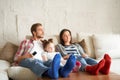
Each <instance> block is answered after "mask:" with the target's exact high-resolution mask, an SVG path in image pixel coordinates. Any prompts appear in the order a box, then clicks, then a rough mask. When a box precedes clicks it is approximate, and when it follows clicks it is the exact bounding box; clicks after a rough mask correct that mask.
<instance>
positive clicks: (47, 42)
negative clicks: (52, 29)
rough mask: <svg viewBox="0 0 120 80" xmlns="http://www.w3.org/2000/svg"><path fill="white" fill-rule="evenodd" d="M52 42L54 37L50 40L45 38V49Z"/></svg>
mask: <svg viewBox="0 0 120 80" xmlns="http://www.w3.org/2000/svg"><path fill="white" fill-rule="evenodd" d="M50 43H53V39H51V38H50V39H48V40H46V39H45V40H43V48H44V49H45V48H46V46H47V45H48V44H50Z"/></svg>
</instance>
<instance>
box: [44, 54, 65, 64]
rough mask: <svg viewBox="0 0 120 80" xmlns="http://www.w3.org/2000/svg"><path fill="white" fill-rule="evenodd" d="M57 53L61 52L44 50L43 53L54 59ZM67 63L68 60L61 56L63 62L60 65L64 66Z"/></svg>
mask: <svg viewBox="0 0 120 80" xmlns="http://www.w3.org/2000/svg"><path fill="white" fill-rule="evenodd" d="M56 54H60V53H59V52H51V53H49V52H43V53H42V56H46V57H47V59H51V60H53V58H54V57H55V55H56ZM65 63H66V60H64V59H63V58H62V57H61V63H60V65H61V66H64V65H65Z"/></svg>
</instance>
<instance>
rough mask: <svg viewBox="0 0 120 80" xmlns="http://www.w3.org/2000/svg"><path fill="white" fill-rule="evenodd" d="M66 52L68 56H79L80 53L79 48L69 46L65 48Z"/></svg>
mask: <svg viewBox="0 0 120 80" xmlns="http://www.w3.org/2000/svg"><path fill="white" fill-rule="evenodd" d="M65 52H66V53H67V54H74V55H79V52H78V50H77V47H76V46H74V45H69V46H65Z"/></svg>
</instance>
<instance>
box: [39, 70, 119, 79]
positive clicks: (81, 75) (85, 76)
mask: <svg viewBox="0 0 120 80" xmlns="http://www.w3.org/2000/svg"><path fill="white" fill-rule="evenodd" d="M41 80H51V79H49V78H42V79H41ZM54 80H120V75H118V74H116V73H112V72H110V73H109V74H108V75H103V74H99V75H90V74H88V73H86V72H79V73H70V75H69V77H67V78H59V79H54Z"/></svg>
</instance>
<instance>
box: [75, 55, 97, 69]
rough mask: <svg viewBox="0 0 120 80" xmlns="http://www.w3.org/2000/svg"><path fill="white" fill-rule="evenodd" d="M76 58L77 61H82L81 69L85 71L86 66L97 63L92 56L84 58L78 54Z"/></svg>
mask: <svg viewBox="0 0 120 80" xmlns="http://www.w3.org/2000/svg"><path fill="white" fill-rule="evenodd" d="M76 59H77V61H80V63H81V68H80V70H81V71H85V67H86V66H87V65H95V64H97V62H96V61H95V60H94V59H92V58H90V57H86V58H83V57H82V56H76Z"/></svg>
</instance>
